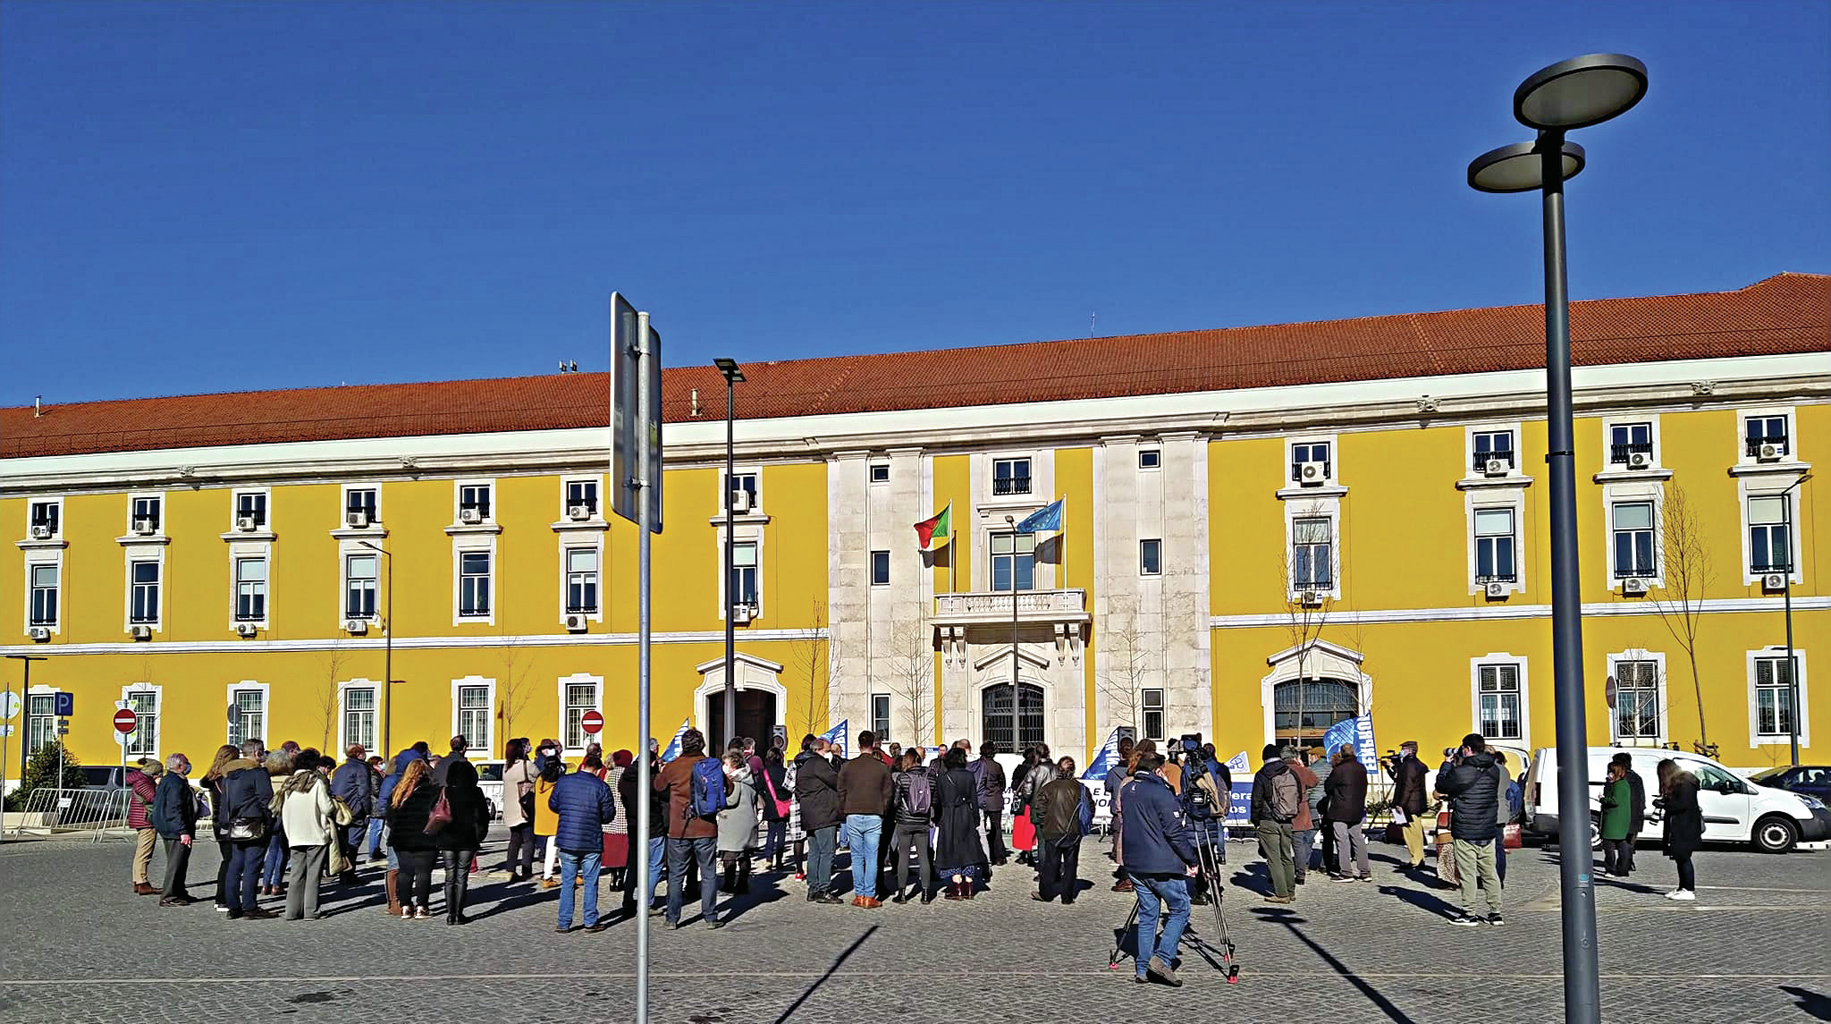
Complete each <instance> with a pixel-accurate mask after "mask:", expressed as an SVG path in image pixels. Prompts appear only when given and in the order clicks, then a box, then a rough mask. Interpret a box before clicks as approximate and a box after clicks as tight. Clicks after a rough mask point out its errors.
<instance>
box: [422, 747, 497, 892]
mask: <svg viewBox="0 0 1831 1024" xmlns="http://www.w3.org/2000/svg"><path fill="white" fill-rule="evenodd" d="M468 749H470V741H469V740H467V739H465V738H464V737H463V736H453V737H452V738H451V753H449V754H447V755H445V757H444V758H443V759H441V760H440V761H439V767H438V768H436V769H434V771H433V773H432V781H433V784H434V785H436V786H440V787H442V788H443V789H444V791H445V802H446V804H447V805H448V806H449V807H450V808H451V823H450V824H448V825H446V826H445V827H444V828H442V829H440V830H439V832H438V837H437V838H438V847H439V849H440V850H441V851H443V853H444V858H445V923H446V924H466V923H468V922H469V921H470V918H468V917H466V916H465V915H464V899H465V896H466V895H467V894H468V893H469V891H470V868H471V863H472V862H473V861H475V860H476V859H477V848H478V847H479V846H482V845H483V838H484V836H486V835H488V834H489V828H490V816H489V806H488V804H487V803H486V802H485V801H484V799H483V789H482V788H481V787H480V786H478V785H477V766H476V765H474V764H471V763H470V760H469V759H468V758H466V757H465V756H464V752H465V751H466V750H468Z"/></svg>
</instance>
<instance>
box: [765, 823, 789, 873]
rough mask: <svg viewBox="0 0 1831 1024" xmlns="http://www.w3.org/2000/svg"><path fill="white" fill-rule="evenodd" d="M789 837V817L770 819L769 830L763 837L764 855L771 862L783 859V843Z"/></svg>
mask: <svg viewBox="0 0 1831 1024" xmlns="http://www.w3.org/2000/svg"><path fill="white" fill-rule="evenodd" d="M787 839H788V819H787V818H772V819H770V821H769V832H768V834H767V835H766V836H765V837H764V839H763V856H764V858H765V859H767V860H768V861H769V862H770V863H771V864H777V863H780V862H781V860H782V844H783V843H784V842H785V841H786V840H787Z"/></svg>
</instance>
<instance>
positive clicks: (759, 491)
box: [714, 466, 764, 521]
mask: <svg viewBox="0 0 1831 1024" xmlns="http://www.w3.org/2000/svg"><path fill="white" fill-rule="evenodd" d="M745 477H751V478H754V479H755V481H756V490H755V491H753V492H752V493H751V496H750V511H748V512H737V513H734V515H735V516H736V518H737V519H740V520H742V519H744V518H746V517H748V516H760V515H762V514H763V497H764V495H763V467H762V466H733V467H731V475H730V476H726V475H725V471H724V469H723V468H721V469H720V470H719V471H718V482H719V488H718V494H717V495H715V496H714V497H715V498H716V500H717V501H718V508H717V510H716V511H715V512H714V515H716V516H718V517H719V519H720V520H721V521H722V520H723V519H724V515H725V505H726V503H727V502H729V501H730V500H731V497H730V495H731V481H733V480H741V479H743V478H745Z"/></svg>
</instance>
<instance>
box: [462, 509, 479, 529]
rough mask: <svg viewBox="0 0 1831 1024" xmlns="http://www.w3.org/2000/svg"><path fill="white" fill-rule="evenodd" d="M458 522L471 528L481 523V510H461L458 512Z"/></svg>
mask: <svg viewBox="0 0 1831 1024" xmlns="http://www.w3.org/2000/svg"><path fill="white" fill-rule="evenodd" d="M458 522H460V523H469V524H471V525H473V526H474V525H476V524H478V523H481V522H483V510H482V509H476V508H461V509H459V510H458Z"/></svg>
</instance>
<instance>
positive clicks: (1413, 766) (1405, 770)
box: [1392, 740, 1430, 871]
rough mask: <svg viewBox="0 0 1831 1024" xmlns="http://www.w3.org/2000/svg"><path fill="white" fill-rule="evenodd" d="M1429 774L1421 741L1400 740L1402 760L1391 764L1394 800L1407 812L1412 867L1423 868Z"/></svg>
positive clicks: (1405, 829) (1406, 831)
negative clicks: (1420, 756)
mask: <svg viewBox="0 0 1831 1024" xmlns="http://www.w3.org/2000/svg"><path fill="white" fill-rule="evenodd" d="M1428 774H1430V773H1429V771H1428V770H1427V769H1426V768H1425V767H1424V762H1423V761H1420V760H1418V741H1416V740H1406V741H1405V742H1404V743H1402V744H1400V745H1399V760H1398V763H1397V764H1396V765H1394V766H1393V768H1392V781H1393V795H1392V802H1393V804H1394V805H1396V806H1397V807H1398V808H1399V810H1401V811H1404V812H1405V824H1404V825H1403V826H1401V830H1402V831H1403V832H1404V835H1405V854H1406V863H1407V864H1408V865H1409V866H1410V867H1411V870H1413V871H1420V870H1422V869H1423V868H1424V834H1425V830H1426V828H1427V827H1428V826H1427V824H1426V821H1425V812H1426V811H1427V810H1428V809H1429V806H1430V805H1429V803H1428V802H1427V801H1428V794H1426V793H1425V792H1424V777H1425V776H1426V775H1428Z"/></svg>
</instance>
